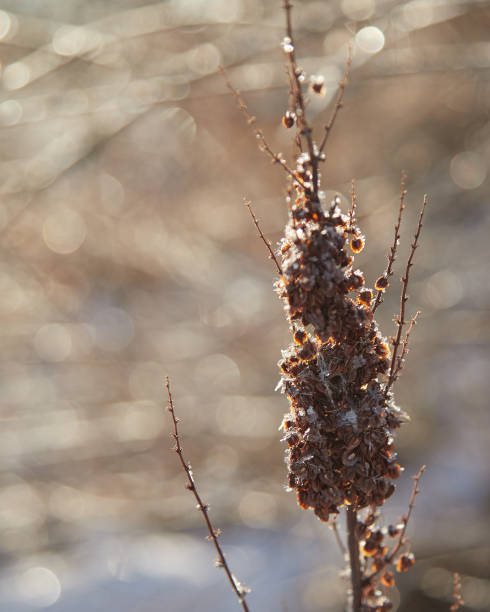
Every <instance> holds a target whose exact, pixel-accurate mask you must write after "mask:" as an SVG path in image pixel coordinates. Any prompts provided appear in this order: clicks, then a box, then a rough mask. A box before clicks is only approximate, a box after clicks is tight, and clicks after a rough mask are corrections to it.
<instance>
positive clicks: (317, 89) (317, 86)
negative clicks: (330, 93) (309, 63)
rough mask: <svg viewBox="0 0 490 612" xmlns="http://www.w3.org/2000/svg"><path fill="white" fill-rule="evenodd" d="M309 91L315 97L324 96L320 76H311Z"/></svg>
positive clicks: (322, 80)
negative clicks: (315, 95)
mask: <svg viewBox="0 0 490 612" xmlns="http://www.w3.org/2000/svg"><path fill="white" fill-rule="evenodd" d="M310 86H311V91H312V92H313V93H315V94H317V95H322V96H324V95H325V79H324V77H323V76H321V75H314V74H312V75H311V77H310Z"/></svg>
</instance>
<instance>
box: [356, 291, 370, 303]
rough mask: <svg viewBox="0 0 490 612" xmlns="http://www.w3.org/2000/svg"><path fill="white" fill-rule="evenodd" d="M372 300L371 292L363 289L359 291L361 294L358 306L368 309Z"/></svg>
mask: <svg viewBox="0 0 490 612" xmlns="http://www.w3.org/2000/svg"><path fill="white" fill-rule="evenodd" d="M372 299H373V292H372V291H371V289H364V291H361V293H360V294H359V297H358V298H357V301H358V302H359V304H362V305H363V306H368V307H369V306H370V305H371V301H372Z"/></svg>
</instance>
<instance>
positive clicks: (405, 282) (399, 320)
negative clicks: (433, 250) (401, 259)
mask: <svg viewBox="0 0 490 612" xmlns="http://www.w3.org/2000/svg"><path fill="white" fill-rule="evenodd" d="M426 206H427V196H424V202H423V204H422V208H421V210H420V214H419V221H418V224H417V230H416V231H415V236H414V240H413V242H412V249H411V251H410V255H409V257H408V261H407V266H406V268H405V275H404V276H402V292H401V296H400V314H399V315H398V317H397V319H396V324H397V327H398V331H397V334H396V338H395V340H394V341H393V354H392V356H391V365H390V373H389V376H388V382H387V383H386V386H385V396H387V395H388V392H389V390H390V389H391V387H392V386H393V383H394V379H395V370H396V367H397V363H398V362H397V353H398V349H399V348H400V344H401V337H402V332H403V327H404V326H405V323H406V321H405V305H406V303H407V300H408V296H407V288H408V279H409V275H410V268H411V267H412V266H413V258H414V255H415V251H416V250H417V247H418V240H419V237H420V232H421V231H422V227H423V219H424V213H425V207H426Z"/></svg>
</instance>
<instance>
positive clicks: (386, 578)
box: [381, 572, 395, 588]
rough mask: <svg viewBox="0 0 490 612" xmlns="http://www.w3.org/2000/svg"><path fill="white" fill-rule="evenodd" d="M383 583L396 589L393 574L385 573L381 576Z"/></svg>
mask: <svg viewBox="0 0 490 612" xmlns="http://www.w3.org/2000/svg"><path fill="white" fill-rule="evenodd" d="M381 583H382V584H384V586H385V587H388V588H391V587H394V586H395V577H394V576H393V572H385V573H384V574H383V575H382V576H381Z"/></svg>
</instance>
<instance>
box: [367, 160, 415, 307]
mask: <svg viewBox="0 0 490 612" xmlns="http://www.w3.org/2000/svg"><path fill="white" fill-rule="evenodd" d="M406 182H407V175H406V174H405V172H402V180H401V189H400V206H399V208H398V219H397V221H396V223H395V236H394V238H393V245H392V246H391V249H390V254H389V255H388V265H387V266H386V270H385V272H384V274H383V276H384V278H386V280H388V279H389V278H390V276H392V275H393V264H394V263H395V259H396V251H397V248H398V243H399V242H400V226H401V222H402V216H403V210H404V208H405V196H406V195H407V192H406V190H405V185H406ZM382 296H383V290H381V291H378V293H377V294H376V299H375V300H374V306H373V308H372V313H373V314H374V313H375V311H376V308H377V307H378V306H379V305H380V304H381V302H382V301H383V299H382Z"/></svg>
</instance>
